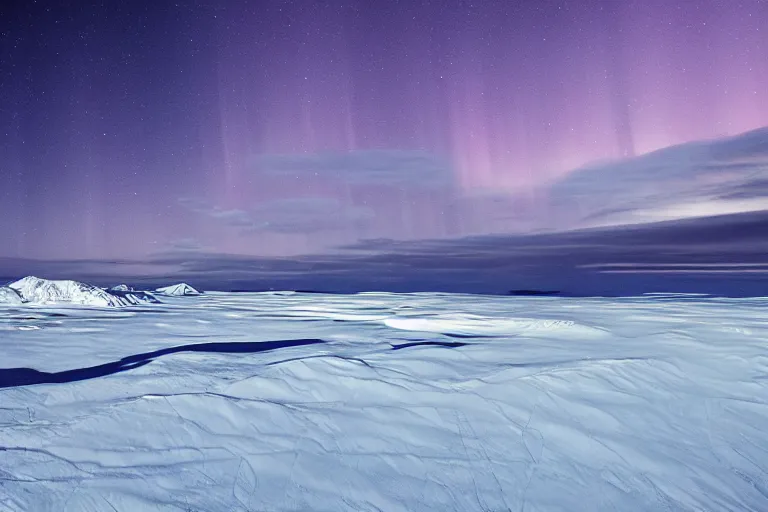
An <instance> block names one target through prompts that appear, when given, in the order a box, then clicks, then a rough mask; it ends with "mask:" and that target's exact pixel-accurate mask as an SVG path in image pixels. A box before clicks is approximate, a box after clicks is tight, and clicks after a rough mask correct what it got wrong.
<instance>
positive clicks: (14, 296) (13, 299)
mask: <svg viewBox="0 0 768 512" xmlns="http://www.w3.org/2000/svg"><path fill="white" fill-rule="evenodd" d="M23 303H24V299H23V298H22V297H21V295H19V292H17V291H16V290H14V289H13V288H9V287H7V286H0V304H5V305H10V306H16V305H19V304H23Z"/></svg>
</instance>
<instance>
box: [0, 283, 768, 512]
mask: <svg viewBox="0 0 768 512" xmlns="http://www.w3.org/2000/svg"><path fill="white" fill-rule="evenodd" d="M767 308H768V299H714V298H706V297H701V296H670V295H660V296H652V297H638V298H624V299H602V298H592V299H576V298H556V297H546V298H538V297H537V298H532V297H524V298H521V297H482V296H467V295H448V294H405V295H398V294H378V293H366V294H358V295H348V296H334V295H317V294H300V293H293V294H285V293H281V294H277V293H253V294H220V293H208V294H205V295H201V296H199V297H194V298H175V297H169V298H167V300H166V303H165V304H162V305H150V306H144V307H143V309H141V310H135V309H134V310H132V309H131V308H121V309H78V308H76V307H72V306H69V307H35V308H29V307H28V306H2V307H0V353H2V363H0V365H1V366H2V367H3V368H5V369H0V510H3V511H6V510H8V511H22V510H23V511H27V510H35V511H69V510H72V511H96V510H98V511H103V510H119V511H137V510H169V511H170V510H194V511H256V510H258V511H272V510H312V511H334V512H337V511H373V510H384V511H390V510H393V511H394V510H411V511H416V510H419V511H421V510H437V511H502V510H504V511H506V510H514V511H518V510H526V511H556V510H557V511H575V510H601V511H602V510H621V511H638V510H640V511H646V510H647V511H659V510H666V511H670V510H674V511H701V510H705V511H736V510H739V511H750V510H751V511H765V510H768V341H767V340H768V321H767V320H768V314H767V313H766V312H767V311H768V309H767ZM280 340H288V341H283V342H281V343H269V344H265V345H264V348H271V350H267V351H258V350H261V349H253V348H252V347H253V346H257V347H258V346H260V345H258V344H254V343H253V342H265V343H266V342H276V341H280ZM319 340H322V341H324V342H319ZM189 344H198V345H196V346H197V347H198V348H200V350H197V351H190V349H189V348H188V347H187V348H185V347H183V346H184V345H189ZM233 347H242V348H243V349H244V350H243V352H248V351H252V352H254V353H218V352H219V351H220V352H233V351H235V350H236V349H235V348H233ZM393 347H397V348H398V349H397V350H393ZM116 362H117V363H116ZM10 368H16V370H9V369H10ZM23 368H34V369H36V370H38V371H33V370H23ZM77 369H81V370H79V371H74V372H72V371H70V370H77ZM67 381H72V382H67ZM23 382H58V383H55V384H38V385H27V386H24V385H21V383H23Z"/></svg>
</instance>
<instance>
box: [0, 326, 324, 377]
mask: <svg viewBox="0 0 768 512" xmlns="http://www.w3.org/2000/svg"><path fill="white" fill-rule="evenodd" d="M318 343H325V341H323V340H321V339H316V338H309V339H296V340H279V341H259V342H242V343H231V342H229V343H227V342H225V343H197V344H192V345H180V346H178V347H169V348H164V349H160V350H155V351H153V352H145V353H143V354H135V355H132V356H128V357H124V358H122V359H120V360H119V361H114V362H111V363H105V364H100V365H97V366H90V367H88V368H78V369H75V370H65V371H62V372H41V371H39V370H35V369H32V368H0V389H2V388H14V387H20V386H30V385H33V384H64V383H67V382H78V381H83V380H89V379H96V378H99V377H106V376H107V375H113V374H116V373H121V372H125V371H128V370H133V369H135V368H140V367H142V366H144V365H146V364H149V363H151V362H152V361H153V360H154V359H155V358H157V357H161V356H166V355H169V354H176V353H179V352H203V353H215V354H254V353H257V352H266V351H269V350H277V349H281V348H290V347H300V346H304V345H315V344H318Z"/></svg>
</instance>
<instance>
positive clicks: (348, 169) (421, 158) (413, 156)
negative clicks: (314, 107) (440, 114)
mask: <svg viewBox="0 0 768 512" xmlns="http://www.w3.org/2000/svg"><path fill="white" fill-rule="evenodd" d="M254 166H255V168H256V169H257V170H258V171H260V172H264V173H268V174H276V175H291V176H296V175H306V174H313V175H321V176H323V177H325V178H330V179H336V180H339V181H342V182H349V183H353V184H382V185H400V186H403V185H407V186H410V187H415V186H418V187H445V186H450V185H452V184H453V176H454V175H453V171H452V168H451V166H450V165H449V164H448V162H446V161H443V160H441V159H439V158H438V157H436V156H434V155H432V154H430V153H427V152H424V151H404V150H366V151H348V152H327V153H315V154H306V155H259V156H257V157H255V158H254Z"/></svg>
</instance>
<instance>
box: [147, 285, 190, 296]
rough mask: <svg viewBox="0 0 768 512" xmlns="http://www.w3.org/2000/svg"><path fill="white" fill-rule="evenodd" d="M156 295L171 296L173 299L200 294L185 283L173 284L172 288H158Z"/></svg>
mask: <svg viewBox="0 0 768 512" xmlns="http://www.w3.org/2000/svg"><path fill="white" fill-rule="evenodd" d="M155 291H156V292H157V293H161V294H163V295H171V296H174V297H181V296H188V295H200V292H199V291H197V290H195V289H194V288H192V287H191V286H189V285H188V284H187V283H179V284H174V285H172V286H166V287H164V288H158V289H157V290H155Z"/></svg>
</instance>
